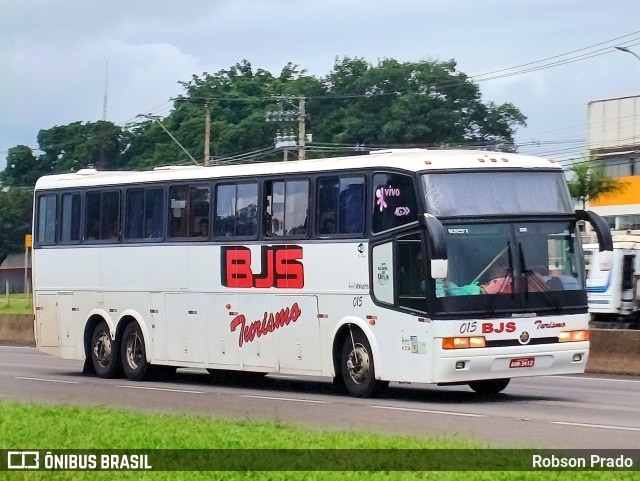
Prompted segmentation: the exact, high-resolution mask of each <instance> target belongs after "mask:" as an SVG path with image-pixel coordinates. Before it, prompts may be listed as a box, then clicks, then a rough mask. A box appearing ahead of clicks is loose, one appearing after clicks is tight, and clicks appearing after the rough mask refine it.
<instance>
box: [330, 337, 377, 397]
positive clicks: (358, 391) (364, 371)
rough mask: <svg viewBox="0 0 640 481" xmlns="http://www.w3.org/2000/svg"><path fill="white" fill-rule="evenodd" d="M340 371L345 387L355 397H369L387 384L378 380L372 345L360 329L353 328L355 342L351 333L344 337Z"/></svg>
mask: <svg viewBox="0 0 640 481" xmlns="http://www.w3.org/2000/svg"><path fill="white" fill-rule="evenodd" d="M354 347H355V349H354ZM340 371H341V376H342V380H343V381H344V387H345V388H346V389H347V391H348V392H349V394H351V395H352V396H353V397H360V398H364V397H369V396H371V395H373V394H374V393H375V392H376V391H377V390H379V389H380V388H382V387H384V385H385V383H381V382H377V381H376V373H375V366H374V362H373V353H372V352H371V345H370V344H369V341H368V340H367V336H365V335H364V333H363V332H362V331H360V330H358V329H354V330H353V342H352V339H351V335H347V336H346V337H345V339H344V343H343V345H342V355H341V356H340Z"/></svg>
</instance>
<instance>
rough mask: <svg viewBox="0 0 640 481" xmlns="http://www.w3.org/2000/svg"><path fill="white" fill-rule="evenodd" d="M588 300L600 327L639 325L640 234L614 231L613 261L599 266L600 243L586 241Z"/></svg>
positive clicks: (594, 319)
mask: <svg viewBox="0 0 640 481" xmlns="http://www.w3.org/2000/svg"><path fill="white" fill-rule="evenodd" d="M583 250H584V254H585V257H586V259H587V262H588V268H587V300H588V306H589V312H590V313H591V319H592V321H594V322H595V323H596V325H598V326H600V327H636V328H638V327H640V324H639V323H640V235H637V234H635V235H633V234H618V235H613V264H612V268H611V269H610V270H607V271H603V270H601V269H600V265H599V264H600V263H599V259H600V255H601V253H600V252H599V247H598V245H597V244H585V245H584V246H583Z"/></svg>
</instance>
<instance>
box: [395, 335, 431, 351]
mask: <svg viewBox="0 0 640 481" xmlns="http://www.w3.org/2000/svg"><path fill="white" fill-rule="evenodd" d="M401 349H402V350H403V351H405V352H410V353H411V354H426V353H427V343H426V342H420V341H419V340H418V336H409V337H405V336H402V338H401Z"/></svg>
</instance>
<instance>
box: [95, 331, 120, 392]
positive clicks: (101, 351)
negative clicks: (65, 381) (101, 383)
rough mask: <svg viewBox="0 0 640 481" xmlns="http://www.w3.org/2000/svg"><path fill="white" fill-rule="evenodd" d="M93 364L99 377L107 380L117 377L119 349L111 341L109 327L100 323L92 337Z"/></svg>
mask: <svg viewBox="0 0 640 481" xmlns="http://www.w3.org/2000/svg"><path fill="white" fill-rule="evenodd" d="M91 362H92V363H93V367H94V369H95V371H96V374H97V375H98V377H102V378H105V379H108V378H112V377H114V376H115V374H116V371H117V368H118V349H117V347H116V343H115V341H112V340H111V334H110V332H109V326H108V325H107V323H106V322H104V321H100V322H99V323H98V325H96V327H95V329H94V330H93V335H92V336H91Z"/></svg>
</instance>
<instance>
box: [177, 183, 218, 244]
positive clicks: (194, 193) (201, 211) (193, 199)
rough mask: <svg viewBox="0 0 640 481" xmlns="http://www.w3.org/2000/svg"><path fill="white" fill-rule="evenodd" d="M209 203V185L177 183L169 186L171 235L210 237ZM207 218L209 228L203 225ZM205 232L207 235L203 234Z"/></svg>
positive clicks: (178, 236)
mask: <svg viewBox="0 0 640 481" xmlns="http://www.w3.org/2000/svg"><path fill="white" fill-rule="evenodd" d="M209 205H210V193H209V187H208V186H202V185H201V186H196V185H192V186H189V185H176V186H172V187H170V188H169V209H170V214H169V237H177V238H190V237H197V238H199V239H201V240H204V239H207V238H208V237H209V231H208V223H209ZM203 219H204V220H206V225H207V229H206V232H204V228H203V226H204V225H205V222H202V221H203ZM203 233H204V234H205V235H203Z"/></svg>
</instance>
